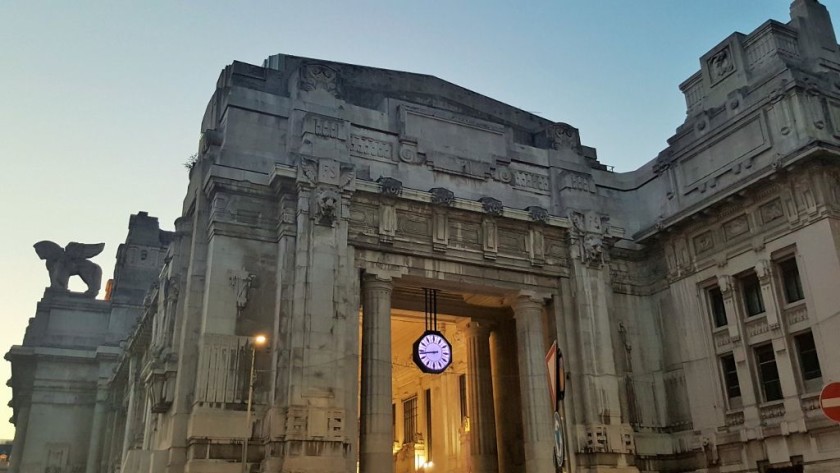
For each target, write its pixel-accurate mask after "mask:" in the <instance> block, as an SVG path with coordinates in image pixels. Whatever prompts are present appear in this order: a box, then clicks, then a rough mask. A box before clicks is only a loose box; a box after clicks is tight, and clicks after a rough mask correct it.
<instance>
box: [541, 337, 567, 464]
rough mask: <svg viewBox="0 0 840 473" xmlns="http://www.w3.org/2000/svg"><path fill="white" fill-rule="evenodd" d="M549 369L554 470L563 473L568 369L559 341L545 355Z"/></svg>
mask: <svg viewBox="0 0 840 473" xmlns="http://www.w3.org/2000/svg"><path fill="white" fill-rule="evenodd" d="M545 365H546V368H548V392H549V395H550V396H551V398H550V399H551V406H552V409H553V410H554V470H555V472H557V473H562V471H563V464H564V463H565V460H566V442H565V440H566V439H565V429H564V424H565V422H564V419H563V415H562V414H563V406H562V401H563V399H564V398H565V397H566V368H565V365H564V363H563V353H562V352H561V351H560V350H558V349H557V340H555V341H554V343H552V344H551V348H549V349H548V353H547V354H546V355H545Z"/></svg>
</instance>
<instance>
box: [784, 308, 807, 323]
mask: <svg viewBox="0 0 840 473" xmlns="http://www.w3.org/2000/svg"><path fill="white" fill-rule="evenodd" d="M784 317H785V321H786V322H787V326H788V327H793V326H795V325H796V324H799V323H802V322H805V321H807V320H808V307H807V306H806V305H805V304H799V305H796V306H794V307H788V308H787V309H785V311H784Z"/></svg>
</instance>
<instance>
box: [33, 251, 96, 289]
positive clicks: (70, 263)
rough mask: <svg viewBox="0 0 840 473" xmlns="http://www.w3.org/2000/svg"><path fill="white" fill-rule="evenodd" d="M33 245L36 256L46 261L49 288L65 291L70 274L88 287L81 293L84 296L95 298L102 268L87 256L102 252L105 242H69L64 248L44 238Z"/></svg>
mask: <svg viewBox="0 0 840 473" xmlns="http://www.w3.org/2000/svg"><path fill="white" fill-rule="evenodd" d="M33 246H34V247H35V252H36V253H38V257H39V258H41V259H42V260H46V262H47V271H48V272H49V273H50V289H59V290H62V291H67V290H68V289H67V281H68V280H69V279H70V276H79V277H80V278H82V281H84V283H85V284H87V287H88V289H87V291H85V292H84V293H83V295H84V296H85V297H90V298H95V297H96V296H97V294H99V289H100V288H101V287H102V268H100V267H99V265H97V264H96V263H94V262H92V261H88V258H93V257H94V256H96V255H98V254H99V253H102V250H103V249H104V248H105V243H96V244H86V243H76V242H70V243H68V244H67V247H66V248H62V247H61V246H59V245H58V244H56V243H54V242H52V241H48V240H44V241H39V242H38V243H35V245H33Z"/></svg>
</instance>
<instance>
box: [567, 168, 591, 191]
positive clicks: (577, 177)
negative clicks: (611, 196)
mask: <svg viewBox="0 0 840 473" xmlns="http://www.w3.org/2000/svg"><path fill="white" fill-rule="evenodd" d="M564 189H572V190H577V191H583V192H592V193H594V192H595V181H593V180H592V176H591V175H589V174H585V173H580V172H574V171H563V172H562V173H561V174H560V190H564Z"/></svg>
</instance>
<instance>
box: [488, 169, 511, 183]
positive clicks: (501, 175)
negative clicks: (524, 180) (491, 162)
mask: <svg viewBox="0 0 840 473" xmlns="http://www.w3.org/2000/svg"><path fill="white" fill-rule="evenodd" d="M493 179H495V180H497V181H499V182H504V183H505V184H510V183H511V182H512V181H513V172H512V171H511V170H510V168H509V167H507V166H499V167H498V168H496V172H495V173H494V174H493Z"/></svg>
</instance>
